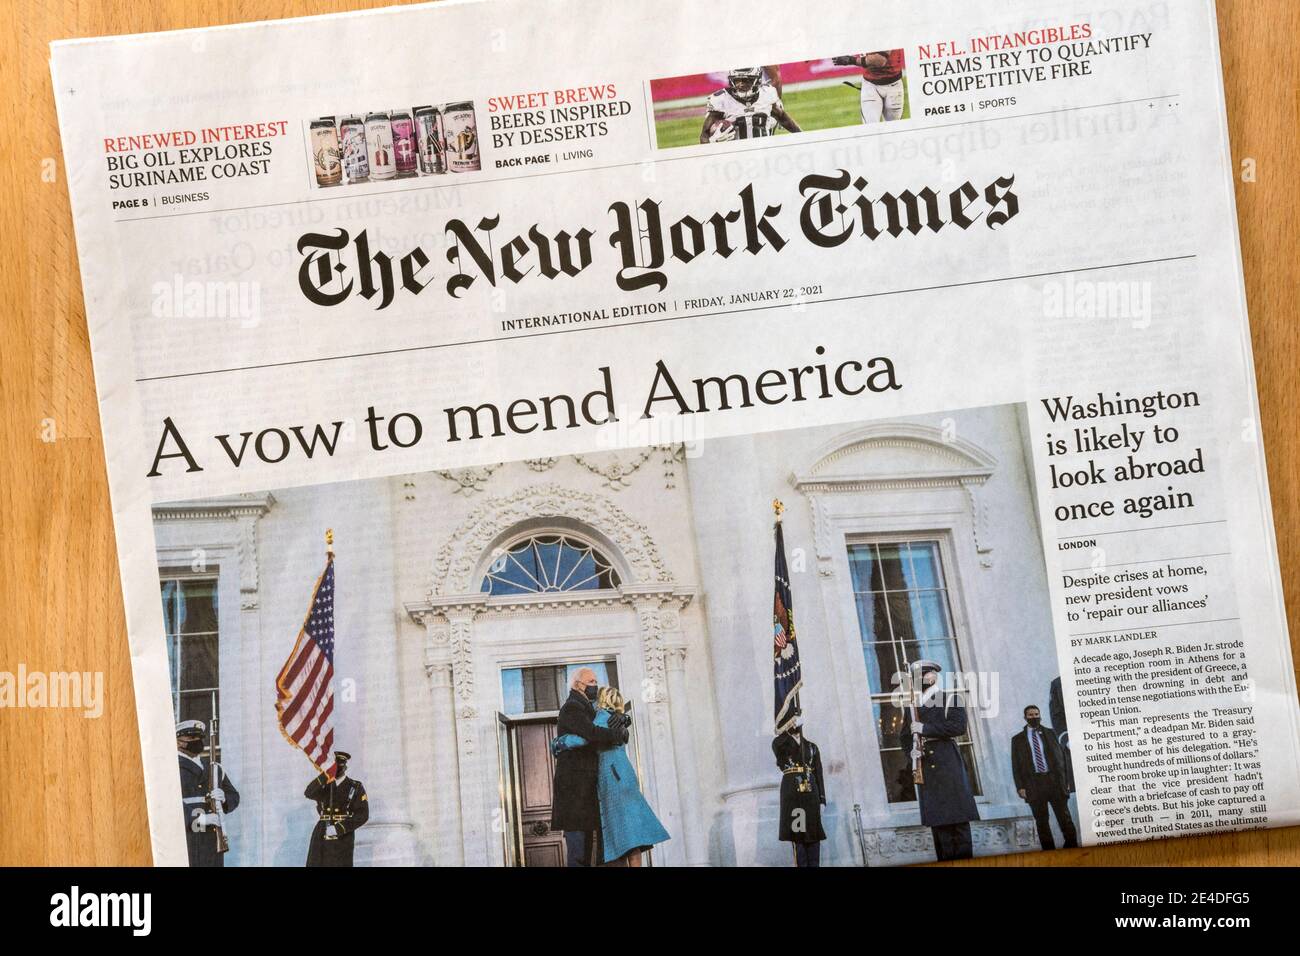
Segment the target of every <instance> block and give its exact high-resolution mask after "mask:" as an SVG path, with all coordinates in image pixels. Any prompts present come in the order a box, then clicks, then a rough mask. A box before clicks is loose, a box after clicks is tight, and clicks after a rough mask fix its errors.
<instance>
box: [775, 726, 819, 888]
mask: <svg viewBox="0 0 1300 956" xmlns="http://www.w3.org/2000/svg"><path fill="white" fill-rule="evenodd" d="M794 714H795V718H794V723H793V724H791V726H790V727H789V729H787V730H786V731H784V732H783V733H780V734H777V735H776V737H775V738H774V739H773V740H772V755H773V756H774V757H776V766H777V768H778V769H779V770H780V771H781V820H780V825H779V828H778V836H777V839H779V840H782V841H783V842H786V843H793V844H794V865H795V866H821V848H822V841H823V840H825V839H826V830H825V829H824V828H823V827H822V807H823V806H824V805H825V804H826V783H825V780H824V779H823V777H822V755H821V751H820V750H818V749H817V745H816V744H815V743H813V742H812V741H811V740H809V739H808V738H807V737H805V736H804V733H803V714H802V712H800V711H799V710H798V708H796V709H795V711H794Z"/></svg>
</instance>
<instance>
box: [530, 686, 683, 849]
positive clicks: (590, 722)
mask: <svg viewBox="0 0 1300 956" xmlns="http://www.w3.org/2000/svg"><path fill="white" fill-rule="evenodd" d="M570 686H571V688H572V689H571V690H570V692H569V698H568V700H566V701H565V702H564V705H563V706H562V707H561V708H560V717H559V723H558V726H557V727H556V733H557V736H556V738H555V740H554V741H552V742H551V753H552V754H554V755H555V783H554V788H553V798H552V799H553V802H552V805H551V829H552V830H563V831H564V844H565V850H566V851H567V853H568V865H569V866H591V865H593V864H595V865H605V866H640V865H641V853H642V851H643V850H648V849H650V847H652V846H654V845H655V844H656V843H662V842H664V841H665V840H667V839H669V836H668V831H667V830H665V829H664V826H663V824H662V823H660V822H659V818H658V817H656V816H655V814H654V811H653V810H651V809H650V805H649V804H648V803H646V800H645V797H643V796H642V795H641V785H640V783H639V782H638V781H637V778H636V771H635V770H634V769H633V767H632V761H630V760H629V759H628V756H627V750H626V744H627V741H628V727H630V726H631V724H632V718H631V717H630V716H629V713H628V712H629V711H630V710H631V709H632V706H631V704H629V703H627V702H626V701H624V700H623V695H622V694H620V693H619V692H618V690H617V689H615V688H613V687H601V686H600V683H599V681H598V680H597V679H596V672H595V671H593V670H592V669H591V668H589V667H584V668H582V669H581V670H579V671H578V672H577V673H575V674H574V675H573V683H572V684H571V685H570Z"/></svg>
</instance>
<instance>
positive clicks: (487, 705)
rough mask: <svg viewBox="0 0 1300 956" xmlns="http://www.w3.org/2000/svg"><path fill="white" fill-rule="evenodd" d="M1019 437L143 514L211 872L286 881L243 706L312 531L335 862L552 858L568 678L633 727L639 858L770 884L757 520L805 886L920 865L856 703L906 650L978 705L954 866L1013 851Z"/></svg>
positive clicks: (862, 430) (1046, 621)
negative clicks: (346, 799)
mask: <svg viewBox="0 0 1300 956" xmlns="http://www.w3.org/2000/svg"><path fill="white" fill-rule="evenodd" d="M1024 435H1025V426H1024V421H1023V413H1022V411H1021V410H1020V409H1019V408H1018V407H1017V406H1002V407H997V408H988V409H978V410H970V411H963V412H956V413H950V414H947V415H936V416H928V417H919V418H909V419H906V420H899V421H887V422H874V423H871V424H867V425H846V426H828V427H821V428H814V429H801V430H796V431H785V432H773V433H767V434H761V435H751V436H744V437H738V438H728V439H718V440H711V441H709V442H706V443H703V444H701V445H700V446H698V447H696V448H694V449H690V450H688V449H685V448H683V447H682V446H663V447H656V448H647V449H641V450H629V451H618V452H599V453H593V454H591V455H588V456H577V457H566V458H544V459H537V460H530V461H522V462H512V463H508V464H502V465H497V466H492V467H481V468H471V469H465V470H460V471H455V472H450V471H449V472H438V473H429V474H421V475H410V476H404V477H399V478H391V479H380V480H366V481H358V482H349V483H341V484H336V485H323V486H312V487H305V488H297V489H288V490H283V491H275V492H272V493H267V494H263V495H240V496H235V497H231V498H225V499H215V500H208V501H204V502H185V503H180V504H176V505H163V506H158V507H156V508H155V527H156V532H157V542H158V553H159V573H160V579H161V582H162V583H161V587H162V595H163V600H164V607H165V610H166V612H167V614H166V617H167V622H168V624H167V626H168V642H169V651H170V653H171V661H172V666H173V674H172V680H173V689H174V696H175V703H176V707H177V710H178V713H179V714H180V715H181V716H182V717H190V716H197V717H200V718H202V719H208V718H209V717H210V713H211V701H212V699H213V696H214V694H215V695H216V698H217V699H218V700H219V705H218V709H219V714H220V717H221V721H220V731H221V739H220V745H221V753H220V758H221V760H222V763H223V765H224V766H225V768H226V771H227V773H228V774H229V775H230V777H231V778H232V779H233V781H234V782H235V784H236V786H237V787H238V789H239V791H240V794H241V798H242V803H241V806H240V808H239V809H238V810H237V811H236V812H235V813H233V814H232V815H231V816H230V819H229V821H228V823H229V834H230V838H231V843H232V851H231V856H230V857H229V858H228V864H230V865H301V863H302V862H303V861H304V860H305V858H306V853H307V843H308V838H309V835H310V831H311V828H312V826H313V824H314V822H315V814H314V807H313V804H312V803H311V802H310V801H307V800H306V799H304V798H303V796H302V790H303V788H304V787H305V786H306V784H307V783H308V781H309V780H310V779H311V778H312V777H313V776H314V775H315V772H314V770H313V769H312V767H311V766H310V764H309V763H308V762H307V760H306V758H305V757H303V755H302V754H301V753H300V752H299V751H297V750H296V749H294V748H293V747H292V746H291V745H290V744H289V743H287V742H286V740H285V739H284V738H283V736H282V735H281V733H280V731H279V729H278V727H277V724H276V720H275V710H274V699H275V694H274V680H275V676H276V674H277V673H278V671H279V669H280V667H281V666H282V665H283V663H284V661H285V659H286V657H287V656H288V655H289V653H290V650H291V649H292V647H293V644H294V641H295V639H296V637H297V634H298V630H299V628H300V626H301V624H302V620H303V616H304V614H305V613H306V611H307V607H308V601H309V599H310V596H311V591H312V587H313V585H314V583H315V580H316V578H317V576H318V575H319V574H320V572H321V569H322V567H323V565H324V542H323V535H324V531H325V529H327V528H332V529H333V530H334V535H335V542H336V543H335V551H336V559H335V575H336V601H335V630H336V640H337V643H336V651H335V674H336V678H335V679H336V684H335V696H336V705H335V711H334V716H335V725H336V737H335V742H336V746H337V747H338V748H339V749H343V750H347V751H349V752H351V753H352V755H353V760H352V767H351V772H352V775H353V776H354V777H356V778H358V779H360V780H362V781H363V782H364V783H365V785H366V788H367V791H368V793H369V794H370V803H371V818H370V823H369V824H368V825H367V826H366V827H364V828H363V829H362V830H361V831H360V832H359V833H358V837H357V863H358V864H359V865H365V864H375V865H379V864H416V865H486V866H498V865H519V864H527V865H548V864H557V863H559V862H562V846H561V845H562V840H560V839H559V835H558V834H554V833H551V832H549V828H548V826H547V821H548V816H549V814H548V810H549V794H550V781H549V774H550V772H551V765H550V763H549V760H550V758H549V752H548V750H547V748H546V747H545V743H546V741H547V740H548V739H549V737H550V736H553V733H554V730H553V724H554V712H555V709H556V708H557V707H558V704H559V702H560V701H562V699H563V696H562V695H563V693H564V692H565V686H566V682H567V678H568V675H569V674H570V673H571V672H572V670H573V669H574V668H576V667H578V666H582V665H591V666H594V667H596V668H597V670H598V672H599V673H600V674H601V678H602V681H606V680H607V681H609V682H612V683H617V684H618V686H619V687H620V688H621V689H622V690H623V692H624V694H625V695H626V696H627V697H628V698H629V699H630V700H632V701H633V702H634V709H633V718H634V737H633V740H632V745H631V750H632V752H633V757H634V761H635V763H636V765H637V767H638V770H639V773H640V776H641V783H642V789H643V790H644V792H645V794H646V797H647V799H648V800H649V802H650V804H651V806H652V807H654V809H655V810H656V812H657V813H658V815H659V816H660V818H661V819H662V820H663V822H664V825H665V826H666V828H667V829H668V831H669V832H670V833H671V834H672V839H671V840H670V841H669V842H667V843H665V844H663V845H661V846H659V847H658V848H656V849H655V851H654V854H653V861H654V863H656V864H658V865H788V864H789V863H790V859H791V853H790V848H789V846H788V845H786V844H782V843H779V842H778V841H777V839H776V834H777V813H778V806H777V794H778V789H779V784H780V775H779V773H778V771H777V769H776V767H775V764H774V761H773V758H772V754H771V749H770V748H771V738H772V619H771V618H772V610H771V608H772V591H773V572H772V564H773V543H772V506H771V502H772V500H773V499H775V498H779V499H781V500H782V501H783V502H784V504H785V512H784V523H785V540H786V546H787V553H788V559H789V563H790V567H791V588H792V592H793V596H794V615H795V625H796V631H797V635H798V640H799V645H800V649H801V657H802V661H803V671H804V688H803V692H802V695H801V700H802V705H803V710H804V715H805V726H806V730H807V733H808V735H809V736H810V737H811V738H812V739H813V740H815V741H816V742H817V743H818V745H819V747H820V748H821V752H822V755H823V761H824V765H825V779H826V785H827V791H828V796H829V801H830V802H829V806H828V807H827V808H826V813H825V815H824V823H825V827H826V831H827V837H828V840H827V843H826V844H825V846H824V848H823V854H822V862H823V865H859V866H860V865H863V863H864V862H866V863H868V864H869V865H873V866H874V865H887V864H894V863H908V862H917V861H922V860H928V859H933V851H932V848H931V846H930V837H929V831H928V830H927V829H925V828H923V827H921V826H920V825H919V817H918V810H917V805H916V802H915V799H914V794H913V793H911V792H910V791H909V790H908V789H907V788H908V786H910V784H905V783H904V782H901V777H902V775H901V774H900V773H899V772H898V771H899V770H900V768H901V767H902V766H903V762H905V759H906V758H905V755H904V754H903V753H902V752H901V751H900V750H899V749H898V746H897V740H896V739H895V731H896V728H897V726H898V720H899V719H900V715H899V713H898V712H897V709H896V708H894V707H893V705H892V704H891V703H890V702H889V699H888V691H889V678H890V675H891V674H892V667H893V665H894V663H896V662H898V661H903V662H904V663H905V661H906V660H907V659H914V658H915V656H926V657H933V658H936V659H939V660H941V661H944V662H945V663H947V664H948V665H949V666H950V667H951V668H953V669H954V670H960V671H962V672H965V673H971V674H974V673H979V674H982V675H985V676H984V680H985V684H984V686H985V687H986V688H988V687H989V683H988V682H989V681H990V680H991V681H993V684H992V688H993V690H994V694H993V699H992V700H991V701H985V702H984V710H983V711H982V712H980V713H977V712H976V711H975V710H972V712H971V717H972V720H971V732H970V735H969V740H966V741H963V753H964V754H965V756H966V757H967V762H968V766H969V767H970V769H971V771H972V774H973V779H974V780H975V781H976V789H977V791H978V793H977V797H976V799H977V803H978V805H979V809H980V815H981V818H982V819H981V821H980V822H979V823H976V824H974V826H973V832H974V840H975V847H976V853H977V854H985V853H998V852H1014V851H1019V850H1026V849H1033V848H1036V847H1037V845H1038V841H1037V837H1036V835H1035V831H1034V826H1033V821H1032V818H1031V817H1030V814H1029V811H1028V807H1027V806H1026V805H1025V804H1024V803H1023V801H1020V800H1019V799H1018V798H1017V796H1016V794H1015V790H1014V786H1013V784H1012V781H1011V766H1010V739H1011V737H1012V735H1013V734H1015V733H1016V732H1017V731H1018V730H1019V729H1020V728H1021V726H1022V725H1023V721H1022V719H1021V711H1022V708H1023V707H1024V706H1025V705H1027V704H1036V705H1038V706H1040V707H1042V708H1043V710H1044V713H1045V714H1046V712H1047V706H1048V699H1047V698H1048V688H1049V685H1050V682H1051V681H1052V679H1053V678H1055V677H1056V676H1057V675H1058V674H1059V668H1058V665H1057V659H1056V651H1055V642H1054V639H1053V635H1052V622H1051V614H1050V607H1049V603H1048V597H1047V581H1046V577H1045V571H1044V567H1043V560H1042V550H1041V548H1042V545H1041V536H1040V530H1039V525H1038V519H1037V512H1036V507H1035V498H1034V493H1033V486H1032V477H1031V473H1030V465H1029V458H1028V454H1029V453H1028V449H1027V446H1026V443H1025V437H1024ZM990 704H991V706H989V705H990ZM977 718H978V719H977ZM855 808H856V809H855Z"/></svg>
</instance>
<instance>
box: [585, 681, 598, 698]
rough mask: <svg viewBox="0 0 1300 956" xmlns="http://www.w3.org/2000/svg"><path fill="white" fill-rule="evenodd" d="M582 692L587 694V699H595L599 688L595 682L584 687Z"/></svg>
mask: <svg viewBox="0 0 1300 956" xmlns="http://www.w3.org/2000/svg"><path fill="white" fill-rule="evenodd" d="M583 693H584V694H586V695H587V700H595V699H596V698H597V697H599V696H600V688H599V687H597V686H596V685H595V684H592V685H591V686H590V687H588V688H586V689H585V690H584V691H583Z"/></svg>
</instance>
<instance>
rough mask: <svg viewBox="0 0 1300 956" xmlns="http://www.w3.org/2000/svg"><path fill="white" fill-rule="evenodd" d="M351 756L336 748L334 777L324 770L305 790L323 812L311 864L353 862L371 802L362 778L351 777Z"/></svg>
mask: <svg viewBox="0 0 1300 956" xmlns="http://www.w3.org/2000/svg"><path fill="white" fill-rule="evenodd" d="M351 759H352V755H351V754H349V753H345V752H343V751H342V750H338V751H335V753H334V768H335V769H334V779H333V780H330V779H329V777H327V776H326V775H325V774H323V773H322V774H321V775H320V776H319V777H317V778H316V779H315V780H313V781H312V782H311V783H309V784H307V789H306V790H304V791H303V796H304V797H306V798H307V799H308V800H315V801H316V812H317V813H319V814H320V819H319V820H318V821H317V822H316V829H315V830H313V831H312V834H311V848H310V849H309V850H308V851H307V865H308V866H351V865H352V850H353V844H354V843H355V839H356V838H355V834H356V832H357V829H358V828H359V827H361V826H363V825H364V824H365V822H366V821H367V820H369V819H370V802H369V800H367V799H366V788H365V787H364V786H362V785H361V781H360V780H353V779H351V778H349V777H348V761H350V760H351Z"/></svg>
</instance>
